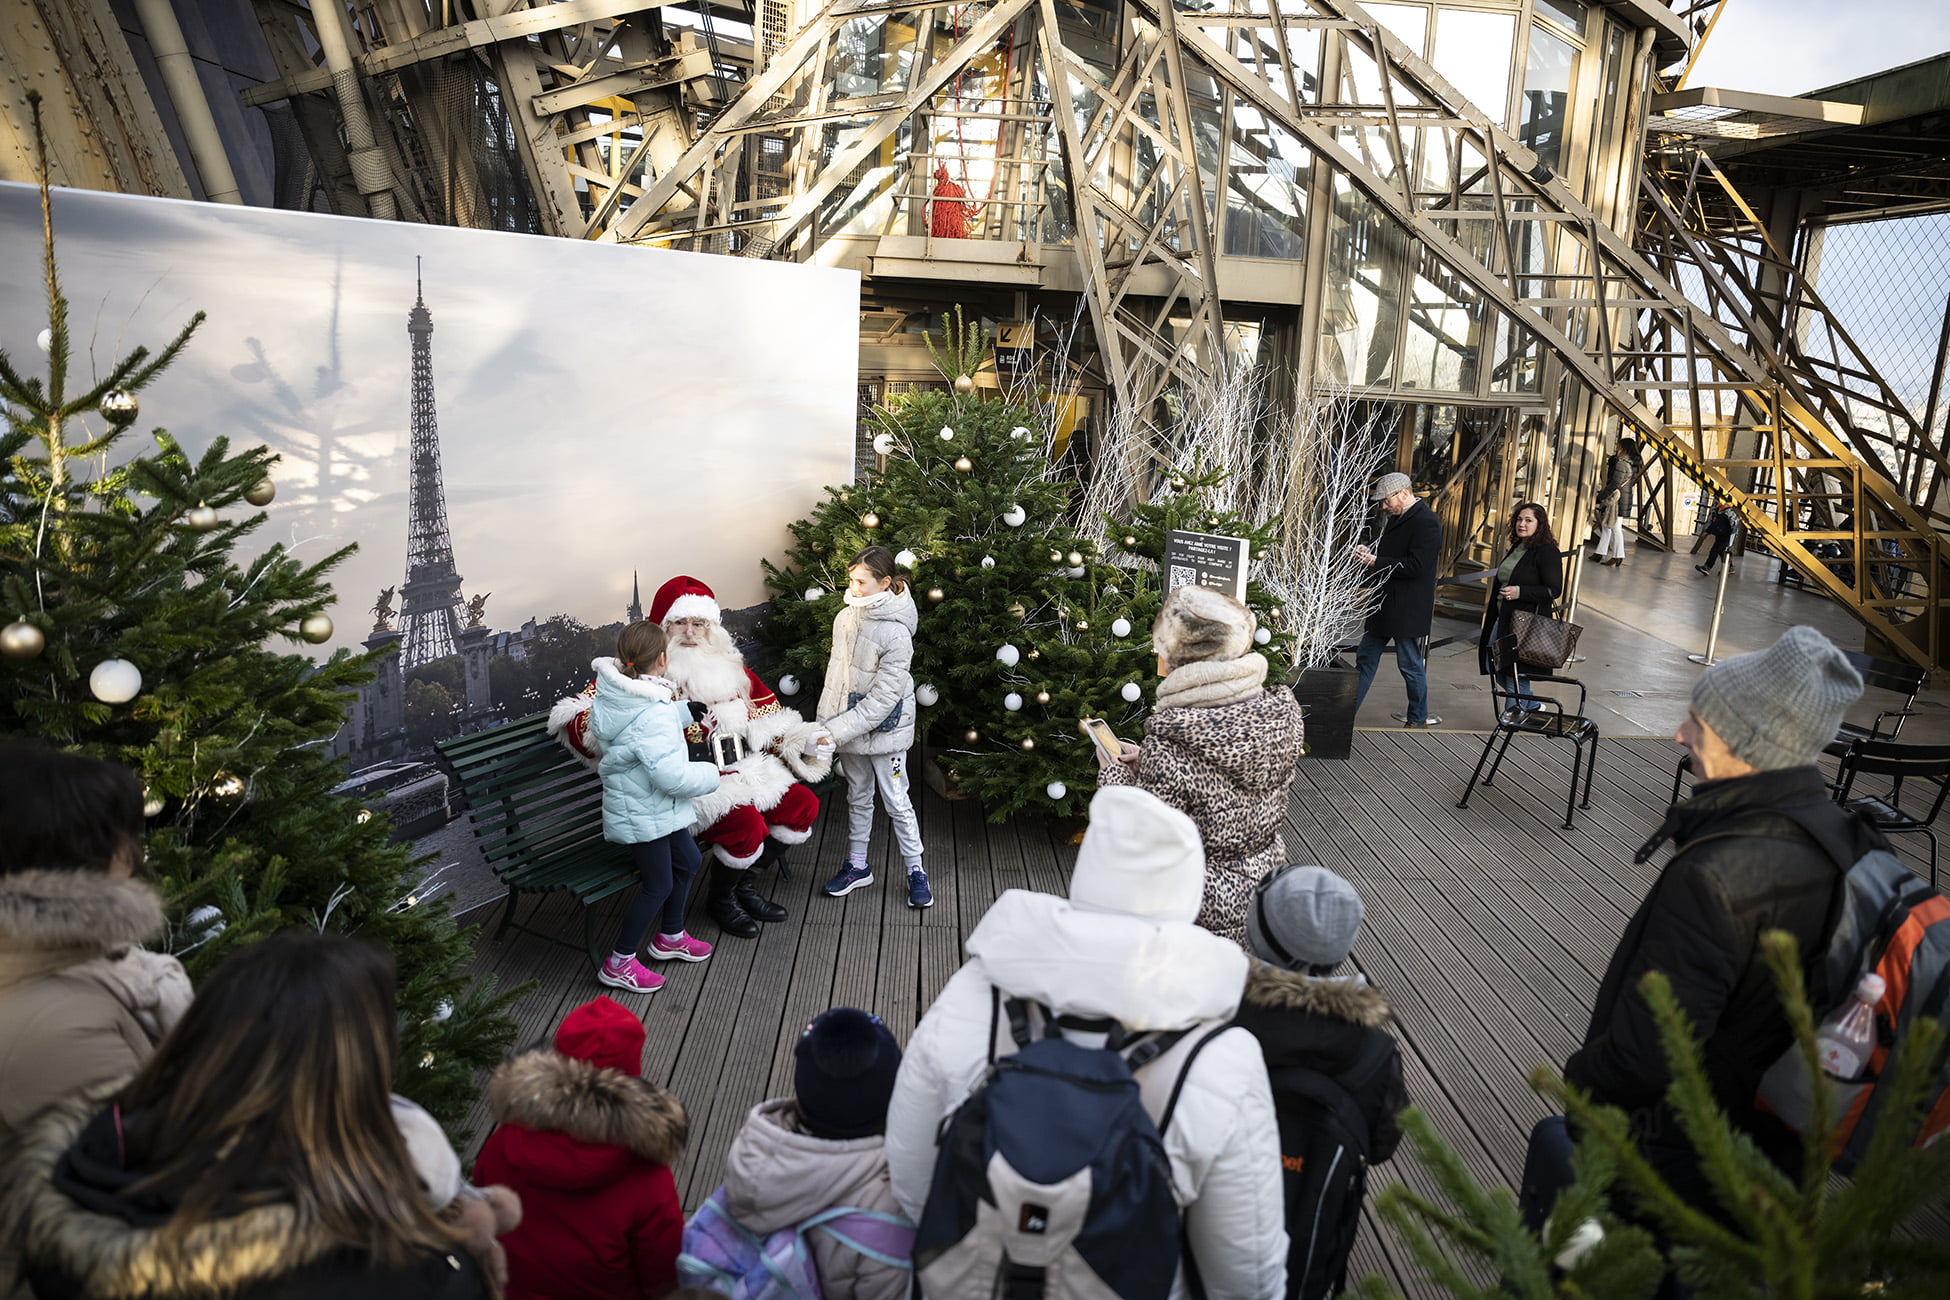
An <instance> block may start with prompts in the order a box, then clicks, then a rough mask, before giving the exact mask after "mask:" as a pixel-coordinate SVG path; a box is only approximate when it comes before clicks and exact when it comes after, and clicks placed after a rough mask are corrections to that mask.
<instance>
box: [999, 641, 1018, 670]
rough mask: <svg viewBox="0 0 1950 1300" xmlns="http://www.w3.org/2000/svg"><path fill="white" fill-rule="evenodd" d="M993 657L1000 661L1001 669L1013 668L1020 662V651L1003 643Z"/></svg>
mask: <svg viewBox="0 0 1950 1300" xmlns="http://www.w3.org/2000/svg"><path fill="white" fill-rule="evenodd" d="M995 657H996V658H997V659H1000V660H1001V661H1002V665H1003V667H1005V668H1014V667H1015V666H1016V665H1017V664H1018V663H1020V662H1021V660H1022V651H1020V650H1018V649H1016V648H1015V647H1014V646H1012V645H1008V644H1006V643H1005V644H1004V645H1003V646H1001V647H1000V648H999V649H997V650H996V652H995Z"/></svg>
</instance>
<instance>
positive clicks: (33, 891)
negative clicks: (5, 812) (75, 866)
mask: <svg viewBox="0 0 1950 1300" xmlns="http://www.w3.org/2000/svg"><path fill="white" fill-rule="evenodd" d="M162 928H163V907H162V898H161V896H160V895H158V894H157V893H156V890H155V887H154V886H152V885H149V884H146V883H145V882H143V881H140V880H118V879H116V878H114V877H112V876H105V875H102V874H101V873H99V872H94V871H18V872H15V873H13V874H12V875H9V876H0V988H5V987H6V986H7V985H9V984H12V983H15V982H17V981H19V980H23V979H31V978H34V977H36V976H39V975H42V974H45V973H47V972H48V971H50V970H59V969H61V968H62V967H65V966H74V965H78V964H80V963H81V962H84V961H91V960H93V959H94V958H96V957H101V956H106V955H107V954H109V953H112V952H116V951H118V950H120V949H123V948H127V947H128V946H129V945H131V944H135V943H140V942H142V941H143V940H144V939H147V938H150V937H151V936H153V935H156V934H160V933H161V932H162Z"/></svg>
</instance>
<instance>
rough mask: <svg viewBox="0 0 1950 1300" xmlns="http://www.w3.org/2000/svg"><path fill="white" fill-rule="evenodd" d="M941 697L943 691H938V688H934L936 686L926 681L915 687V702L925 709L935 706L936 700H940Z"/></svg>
mask: <svg viewBox="0 0 1950 1300" xmlns="http://www.w3.org/2000/svg"><path fill="white" fill-rule="evenodd" d="M940 698H941V692H940V691H937V690H936V689H934V687H932V686H930V685H928V684H927V683H926V682H923V683H921V684H920V685H919V686H916V687H915V688H914V702H915V703H916V704H918V705H920V706H921V707H922V708H924V709H926V708H932V707H933V706H934V703H935V701H937V700H939V699H940Z"/></svg>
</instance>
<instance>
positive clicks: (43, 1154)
mask: <svg viewBox="0 0 1950 1300" xmlns="http://www.w3.org/2000/svg"><path fill="white" fill-rule="evenodd" d="M98 1105H99V1102H98V1101H97V1100H93V1099H90V1098H86V1097H83V1098H72V1099H69V1100H66V1101H61V1102H57V1103H55V1104H54V1105H52V1106H50V1107H48V1108H47V1109H46V1110H45V1111H43V1112H42V1113H41V1114H40V1116H39V1117H38V1118H36V1119H35V1120H34V1122H33V1123H31V1124H30V1125H28V1126H27V1127H26V1128H25V1129H23V1130H22V1131H21V1134H20V1145H19V1146H18V1148H16V1156H15V1159H14V1162H13V1163H12V1164H11V1166H10V1169H11V1172H12V1174H13V1177H12V1178H11V1179H10V1180H9V1182H8V1185H7V1187H6V1188H5V1190H4V1192H0V1224H3V1225H5V1227H6V1229H7V1230H8V1232H9V1235H12V1234H13V1233H15V1232H18V1233H19V1234H20V1235H19V1237H18V1238H17V1240H19V1241H20V1242H21V1243H22V1245H23V1246H24V1254H25V1257H26V1258H27V1259H29V1260H32V1261H34V1263H35V1265H36V1266H37V1267H39V1268H42V1269H48V1270H51V1271H53V1272H56V1273H58V1274H60V1275H61V1276H63V1277H65V1278H68V1279H72V1281H73V1282H74V1284H75V1290H76V1293H77V1294H81V1295H87V1296H91V1297H97V1298H98V1300H125V1298H127V1300H134V1298H135V1297H143V1298H144V1300H160V1298H162V1297H170V1296H188V1295H208V1294H212V1293H215V1294H229V1293H230V1292H233V1291H236V1290H240V1289H242V1288H244V1287H247V1286H251V1285H253V1284H257V1283H262V1282H266V1281H270V1280H272V1279H275V1278H277V1277H281V1276H283V1275H285V1274H287V1273H290V1272H292V1271H293V1270H295V1269H298V1268H302V1267H304V1266H305V1265H307V1264H310V1263H313V1262H315V1261H318V1260H320V1259H322V1258H323V1257H324V1256H325V1255H327V1254H330V1253H331V1252H332V1251H333V1249H334V1244H333V1242H332V1241H331V1240H330V1239H329V1238H327V1237H326V1236H324V1234H323V1233H321V1232H319V1231H318V1230H317V1229H316V1228H315V1227H308V1226H307V1225H305V1224H302V1223H300V1222H299V1219H298V1213H297V1211H296V1210H295V1209H294V1208H293V1207H292V1206H290V1205H288V1204H285V1205H265V1206H259V1207H257V1208H254V1209H251V1210H247V1211H245V1212H244V1213H242V1214H238V1215H235V1216H232V1217H230V1218H224V1219H213V1220H210V1221H209V1222H206V1223H203V1224H201V1225H199V1226H198V1227H196V1228H195V1229H193V1230H192V1231H191V1232H190V1233H189V1236H188V1237H187V1238H186V1239H185V1251H184V1258H185V1259H187V1260H189V1261H191V1263H192V1267H193V1269H194V1275H193V1276H190V1277H184V1276H180V1275H177V1274H176V1273H175V1272H174V1271H173V1270H171V1269H170V1268H169V1267H168V1266H167V1264H166V1262H165V1261H164V1259H163V1257H162V1255H161V1254H160V1252H159V1251H158V1249H157V1244H156V1242H157V1236H158V1234H159V1233H160V1231H161V1230H160V1229H159V1228H145V1227H138V1226H136V1225H135V1224H132V1223H130V1222H128V1221H127V1220H125V1219H122V1218H118V1217H116V1216H114V1215H108V1214H97V1213H94V1212H91V1211H89V1210H85V1209H83V1208H82V1207H81V1206H80V1205H78V1204H77V1203H76V1202H75V1201H74V1200H72V1199H71V1198H69V1197H68V1196H67V1195H66V1194H65V1193H63V1192H62V1191H60V1190H59V1189H58V1188H56V1187H55V1185H54V1181H53V1177H54V1168H55V1165H56V1164H57V1163H58V1162H59V1161H60V1159H61V1156H62V1154H63V1153H65V1152H66V1151H67V1150H68V1148H69V1147H70V1146H72V1145H74V1142H75V1139H76V1138H77V1137H79V1136H80V1134H81V1130H82V1129H83V1128H84V1127H86V1125H87V1123H88V1120H89V1119H90V1118H91V1117H92V1115H93V1114H94V1112H95V1110H96V1109H97V1108H98Z"/></svg>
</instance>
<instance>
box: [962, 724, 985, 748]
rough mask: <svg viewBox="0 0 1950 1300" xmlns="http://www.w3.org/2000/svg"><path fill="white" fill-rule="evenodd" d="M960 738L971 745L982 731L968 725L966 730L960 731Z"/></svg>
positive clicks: (980, 736) (980, 735) (978, 738)
mask: <svg viewBox="0 0 1950 1300" xmlns="http://www.w3.org/2000/svg"><path fill="white" fill-rule="evenodd" d="M961 738H962V739H963V740H965V741H967V742H968V743H969V744H971V745H972V744H974V743H975V742H976V741H978V740H980V739H981V738H982V733H981V732H979V731H977V730H975V728H973V727H970V728H969V729H968V730H967V731H964V732H962V733H961Z"/></svg>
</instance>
